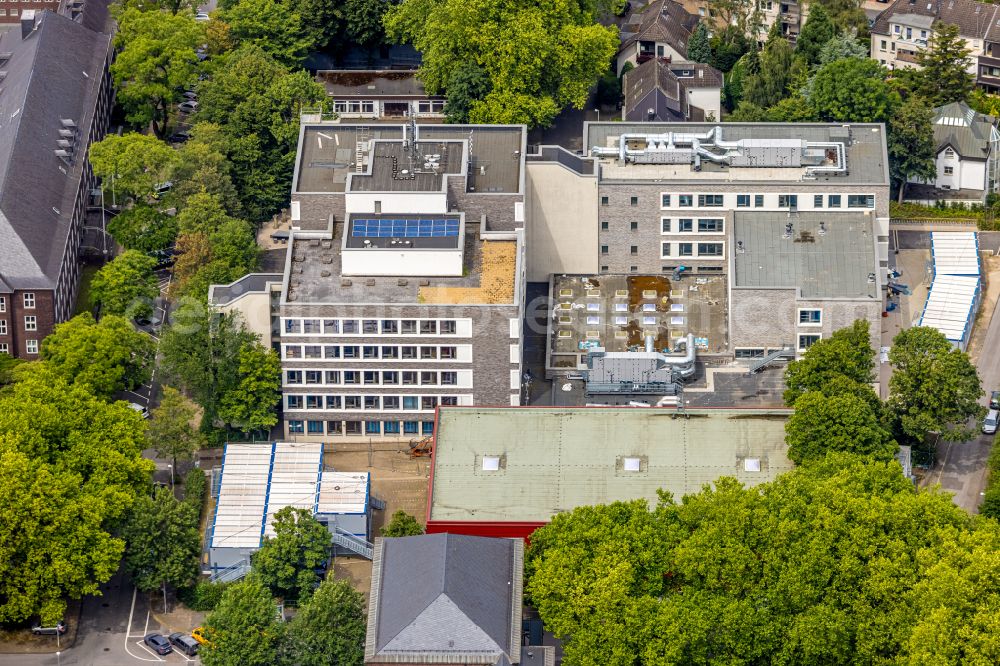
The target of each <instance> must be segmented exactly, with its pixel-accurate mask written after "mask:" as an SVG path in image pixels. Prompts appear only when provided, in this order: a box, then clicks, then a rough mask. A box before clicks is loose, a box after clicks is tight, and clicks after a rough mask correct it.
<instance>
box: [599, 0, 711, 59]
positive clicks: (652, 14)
mask: <svg viewBox="0 0 1000 666" xmlns="http://www.w3.org/2000/svg"><path fill="white" fill-rule="evenodd" d="M639 12H641V14H640V16H639V22H638V23H637V24H634V23H633V24H630V25H627V26H626V27H625V28H623V32H628V33H631V34H630V36H629V37H626V38H625V39H624V40H623V41H622V45H621V48H619V49H618V51H619V53H620V52H621V51H622V50H623V49H625V48H627V47H629V46H631V45H632V44H635V43H636V42H663V43H665V44H670V46H672V47H673V48H674V50H676V51H677V52H678V53H680V54H681V55H683V56H684V57H685V58H686V57H687V48H688V40H689V39H691V34H692V33H693V32H694V29H695V27H697V25H698V16H697V15H695V14H692V13H690V12H688V11H687V10H686V9H684V7H682V6H681V5H680V4H678V3H677V2H675V1H674V0H653V2H651V3H649V4H648V5H647V6H646V7H645V8H643V9H640V10H639ZM639 12H634V13H633V15H634V14H636V13H639ZM630 18H631V17H630Z"/></svg>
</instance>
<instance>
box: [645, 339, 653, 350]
mask: <svg viewBox="0 0 1000 666" xmlns="http://www.w3.org/2000/svg"><path fill="white" fill-rule="evenodd" d="M646 351H647V352H652V351H653V336H652V335H647V336H646Z"/></svg>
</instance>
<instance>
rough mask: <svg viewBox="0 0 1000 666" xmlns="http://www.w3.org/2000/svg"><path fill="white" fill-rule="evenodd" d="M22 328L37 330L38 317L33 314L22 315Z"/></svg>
mask: <svg viewBox="0 0 1000 666" xmlns="http://www.w3.org/2000/svg"><path fill="white" fill-rule="evenodd" d="M24 330H25V331H37V330H38V317H36V316H35V315H25V316H24Z"/></svg>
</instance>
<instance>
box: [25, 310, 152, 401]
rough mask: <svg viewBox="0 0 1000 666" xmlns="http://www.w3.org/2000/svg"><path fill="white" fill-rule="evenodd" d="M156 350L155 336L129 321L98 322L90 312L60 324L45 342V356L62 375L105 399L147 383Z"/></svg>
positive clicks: (114, 317)
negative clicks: (137, 328) (143, 331)
mask: <svg viewBox="0 0 1000 666" xmlns="http://www.w3.org/2000/svg"><path fill="white" fill-rule="evenodd" d="M154 353H155V344H154V342H153V339H152V338H151V337H149V336H148V335H146V334H145V333H142V332H140V331H137V330H135V329H134V328H133V327H132V325H131V324H130V323H129V322H128V321H127V320H125V319H123V318H121V317H116V316H114V315H109V316H106V317H103V318H102V319H101V321H100V322H96V321H94V317H93V316H92V315H91V314H90V313H89V312H85V313H83V314H79V315H77V316H75V317H73V318H72V319H70V320H69V321H67V322H63V323H62V324H57V325H56V328H55V331H54V332H53V333H52V335H50V336H48V337H47V338H45V340H43V341H42V358H43V359H45V360H46V361H48V362H49V364H50V365H51V366H52V369H53V370H54V371H55V372H56V373H57V374H58V375H59V376H60V377H62V378H63V379H65V380H66V381H67V382H70V383H73V384H76V385H78V386H83V387H85V388H86V389H87V390H89V391H90V392H91V393H93V394H94V395H96V396H98V397H101V398H105V399H109V398H111V396H113V395H114V394H115V393H117V392H119V391H121V390H124V389H134V388H136V387H137V386H139V385H141V384H145V383H146V382H148V381H149V378H150V375H151V373H152V369H153V356H154Z"/></svg>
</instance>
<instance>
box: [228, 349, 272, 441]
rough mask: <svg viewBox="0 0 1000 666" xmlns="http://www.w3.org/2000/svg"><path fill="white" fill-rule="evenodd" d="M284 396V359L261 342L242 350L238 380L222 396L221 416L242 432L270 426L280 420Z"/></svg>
mask: <svg viewBox="0 0 1000 666" xmlns="http://www.w3.org/2000/svg"><path fill="white" fill-rule="evenodd" d="M280 400H281V360H280V359H279V358H278V355H277V353H275V351H274V350H273V349H266V348H265V347H263V346H262V345H259V344H253V345H247V346H244V347H243V348H242V349H241V350H240V364H239V381H238V382H237V384H236V386H235V387H234V388H233V389H232V390H230V391H229V392H228V393H226V394H225V395H224V396H222V402H221V404H220V406H219V417H220V418H222V419H223V420H224V421H226V422H227V423H229V424H230V425H231V426H233V427H234V428H237V429H239V430H241V431H243V432H251V431H254V430H260V429H261V428H267V429H270V428H271V427H272V426H273V425H275V424H276V423H277V422H278V415H277V407H278V402H279V401H280Z"/></svg>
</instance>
